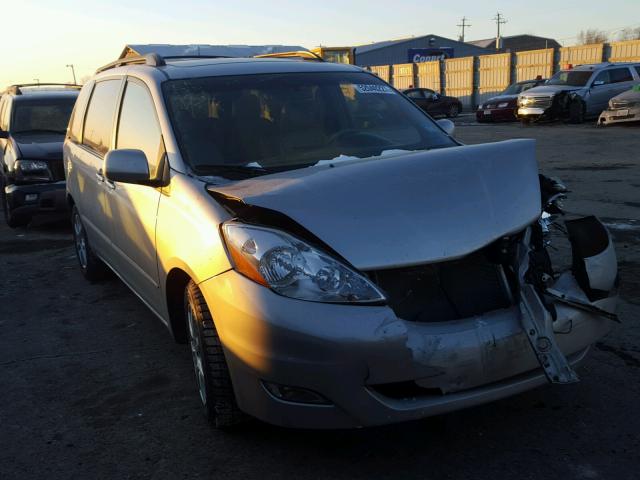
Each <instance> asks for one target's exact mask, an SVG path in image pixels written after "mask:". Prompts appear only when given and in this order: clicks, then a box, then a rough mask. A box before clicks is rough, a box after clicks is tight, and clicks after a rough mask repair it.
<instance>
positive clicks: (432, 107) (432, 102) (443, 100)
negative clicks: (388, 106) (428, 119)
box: [402, 88, 462, 117]
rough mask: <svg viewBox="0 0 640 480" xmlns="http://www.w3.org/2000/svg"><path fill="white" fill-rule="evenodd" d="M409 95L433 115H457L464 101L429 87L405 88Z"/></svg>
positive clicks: (404, 91)
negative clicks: (441, 93)
mask: <svg viewBox="0 0 640 480" xmlns="http://www.w3.org/2000/svg"><path fill="white" fill-rule="evenodd" d="M402 93H404V94H405V95H406V96H407V97H409V98H410V99H411V100H413V101H414V103H415V104H416V105H418V106H419V107H420V108H421V109H422V110H424V111H425V112H427V113H428V114H429V115H431V116H432V117H435V116H438V115H446V116H447V117H457V116H458V114H459V113H460V112H461V111H462V103H461V102H460V100H458V99H457V98H455V97H447V96H446V95H440V94H439V93H437V92H434V91H433V90H430V89H428V88H410V89H408V90H403V91H402Z"/></svg>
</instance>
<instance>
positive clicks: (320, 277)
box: [222, 222, 385, 303]
mask: <svg viewBox="0 0 640 480" xmlns="http://www.w3.org/2000/svg"><path fill="white" fill-rule="evenodd" d="M222 232H223V235H224V240H225V243H226V245H227V249H228V250H229V253H230V254H231V257H232V259H233V262H234V264H235V269H236V270H237V271H238V272H240V273H242V274H243V275H244V276H246V277H248V278H250V279H251V280H253V281H255V282H257V283H259V284H261V285H264V286H265V287H268V288H271V289H272V290H273V291H274V292H276V293H279V294H280V295H283V296H285V297H291V298H296V299H299V300H308V301H313V302H326V303H372V302H383V301H385V297H384V295H383V294H382V292H380V290H379V289H378V288H377V287H376V286H375V285H374V284H373V283H371V282H370V281H369V280H368V279H367V278H365V277H364V276H363V275H362V274H360V273H358V272H356V271H354V270H353V269H351V268H349V267H347V266H346V265H344V264H343V263H342V262H340V261H338V260H336V259H335V258H333V257H331V256H329V255H327V254H325V253H324V252H322V251H319V250H317V249H316V248H314V247H312V246H311V245H308V244H307V243H305V242H303V241H302V240H300V239H298V238H295V237H293V236H291V235H289V234H287V233H284V232H281V231H279V230H274V229H271V228H266V227H258V226H254V225H246V224H242V223H237V222H229V223H225V224H224V225H223V226H222Z"/></svg>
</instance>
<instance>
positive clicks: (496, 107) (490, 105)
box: [476, 78, 546, 122]
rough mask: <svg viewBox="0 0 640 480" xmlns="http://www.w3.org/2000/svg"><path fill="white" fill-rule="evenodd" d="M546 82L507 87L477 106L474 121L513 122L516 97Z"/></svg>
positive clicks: (530, 82) (515, 118)
mask: <svg viewBox="0 0 640 480" xmlns="http://www.w3.org/2000/svg"><path fill="white" fill-rule="evenodd" d="M545 81H546V80H543V79H542V78H536V79H535V80H525V81H523V82H518V83H514V84H512V85H509V86H508V87H507V89H506V90H505V91H504V92H502V93H501V94H500V95H498V96H497V97H491V98H490V99H489V100H487V101H486V102H484V103H481V104H480V105H478V110H477V111H476V120H478V122H515V121H516V120H517V119H518V117H517V116H516V114H517V112H518V95H519V94H520V93H521V92H524V91H525V90H529V89H530V88H533V87H537V86H538V85H542V84H543V83H544V82H545Z"/></svg>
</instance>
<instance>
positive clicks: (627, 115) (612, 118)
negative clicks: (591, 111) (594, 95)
mask: <svg viewBox="0 0 640 480" xmlns="http://www.w3.org/2000/svg"><path fill="white" fill-rule="evenodd" d="M628 122H640V107H638V106H634V107H629V108H616V109H608V110H605V111H603V112H602V113H601V114H600V117H599V118H598V125H600V126H607V125H612V124H615V123H628Z"/></svg>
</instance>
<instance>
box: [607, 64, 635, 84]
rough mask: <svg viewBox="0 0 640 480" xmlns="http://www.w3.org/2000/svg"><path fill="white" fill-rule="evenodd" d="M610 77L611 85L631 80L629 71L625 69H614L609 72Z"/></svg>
mask: <svg viewBox="0 0 640 480" xmlns="http://www.w3.org/2000/svg"><path fill="white" fill-rule="evenodd" d="M610 75H611V83H619V82H631V81H632V80H633V76H632V75H631V70H629V69H628V68H627V67H625V68H614V69H613V70H611V72H610Z"/></svg>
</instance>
